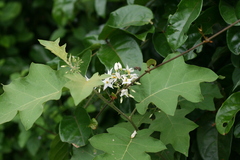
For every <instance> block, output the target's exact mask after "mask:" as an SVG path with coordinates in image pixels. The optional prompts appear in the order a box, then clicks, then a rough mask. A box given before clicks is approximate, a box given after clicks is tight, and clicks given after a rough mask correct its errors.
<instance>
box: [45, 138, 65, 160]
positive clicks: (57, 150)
mask: <svg viewBox="0 0 240 160" xmlns="http://www.w3.org/2000/svg"><path fill="white" fill-rule="evenodd" d="M56 159H57V160H68V159H69V145H68V143H63V142H62V141H61V140H60V137H59V135H57V136H56V137H55V138H54V140H53V141H52V143H51V146H50V152H49V160H56Z"/></svg>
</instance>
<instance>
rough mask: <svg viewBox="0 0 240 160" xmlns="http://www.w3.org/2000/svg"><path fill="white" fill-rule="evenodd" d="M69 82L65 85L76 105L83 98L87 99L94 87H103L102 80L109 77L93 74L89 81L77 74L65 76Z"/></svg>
mask: <svg viewBox="0 0 240 160" xmlns="http://www.w3.org/2000/svg"><path fill="white" fill-rule="evenodd" d="M66 77H67V78H68V79H69V81H68V82H67V83H66V84H65V87H67V88H68V89H69V90H70V93H71V95H72V97H73V100H74V103H75V105H78V103H80V102H81V101H82V100H83V99H84V98H86V97H88V96H89V95H90V94H91V93H92V90H93V88H94V87H97V86H100V85H103V82H102V79H105V78H108V77H109V75H101V76H99V75H98V73H95V74H94V75H93V76H92V77H91V78H90V79H89V80H88V79H86V78H85V77H83V76H82V75H81V74H79V73H72V74H67V75H66Z"/></svg>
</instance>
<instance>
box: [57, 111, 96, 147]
mask: <svg viewBox="0 0 240 160" xmlns="http://www.w3.org/2000/svg"><path fill="white" fill-rule="evenodd" d="M74 113H75V115H74V116H68V117H64V118H63V120H62V121H61V122H60V125H59V136H60V139H61V140H62V141H63V142H68V143H73V144H74V145H76V146H79V147H81V146H85V145H86V144H87V143H88V138H89V137H90V136H91V134H92V129H91V128H90V127H89V125H90V123H91V119H90V117H89V115H88V113H87V112H86V110H85V109H84V108H82V107H78V108H77V109H76V110H75V112H74Z"/></svg>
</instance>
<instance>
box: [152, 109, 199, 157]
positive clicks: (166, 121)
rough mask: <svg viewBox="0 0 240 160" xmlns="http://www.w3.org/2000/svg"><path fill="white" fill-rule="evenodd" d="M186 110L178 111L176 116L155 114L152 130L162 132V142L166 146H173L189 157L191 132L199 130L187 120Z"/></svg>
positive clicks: (161, 113) (162, 113)
mask: <svg viewBox="0 0 240 160" xmlns="http://www.w3.org/2000/svg"><path fill="white" fill-rule="evenodd" d="M186 114H187V111H186V110H183V109H181V110H177V111H176V114H175V115H174V116H170V115H167V114H165V113H164V112H155V113H154V115H155V117H156V118H155V120H153V122H152V123H151V125H150V127H149V128H150V129H152V130H155V131H160V132H161V135H160V140H161V141H162V142H163V143H164V144H165V145H167V144H171V145H172V146H173V148H174V149H175V150H176V151H178V152H181V153H182V154H184V155H185V156H188V149H189V145H190V144H189V143H190V136H189V132H190V131H192V130H194V129H195V128H197V125H196V124H195V123H193V122H192V121H190V120H188V119H186V118H185V115H186Z"/></svg>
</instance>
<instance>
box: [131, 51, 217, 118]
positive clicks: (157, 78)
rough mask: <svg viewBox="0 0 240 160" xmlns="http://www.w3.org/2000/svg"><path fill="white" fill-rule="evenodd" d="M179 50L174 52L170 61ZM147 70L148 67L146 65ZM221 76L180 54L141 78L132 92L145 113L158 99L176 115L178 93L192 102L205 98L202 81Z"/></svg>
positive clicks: (167, 110)
mask: <svg viewBox="0 0 240 160" xmlns="http://www.w3.org/2000/svg"><path fill="white" fill-rule="evenodd" d="M176 55H177V54H170V55H168V57H167V58H166V59H165V60H164V61H167V60H169V59H171V58H173V57H175V56H176ZM142 68H143V69H142V70H143V72H144V71H145V70H146V67H144V66H143V67H142ZM217 78H218V76H217V75H216V74H215V73H214V72H213V71H211V70H210V69H207V68H203V67H198V66H193V65H188V64H185V63H184V60H183V57H179V58H177V59H175V60H173V61H171V62H169V63H167V64H165V65H163V66H161V67H159V68H157V69H155V70H152V71H151V73H150V74H147V75H145V76H143V77H142V78H141V79H140V82H141V85H140V86H133V87H132V88H133V89H134V90H135V91H136V93H132V94H133V96H134V97H135V98H134V99H135V100H136V101H137V102H139V103H138V104H136V107H137V110H138V112H139V113H140V114H144V113H145V112H146V110H147V107H148V105H149V103H154V104H155V105H156V106H157V107H158V108H159V109H161V110H162V111H163V112H165V113H166V114H168V115H174V112H175V110H176V106H177V103H178V97H179V96H182V97H184V98H185V99H187V100H188V101H191V102H200V101H202V100H203V96H202V95H201V90H200V86H199V83H201V82H211V81H214V80H216V79H217Z"/></svg>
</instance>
